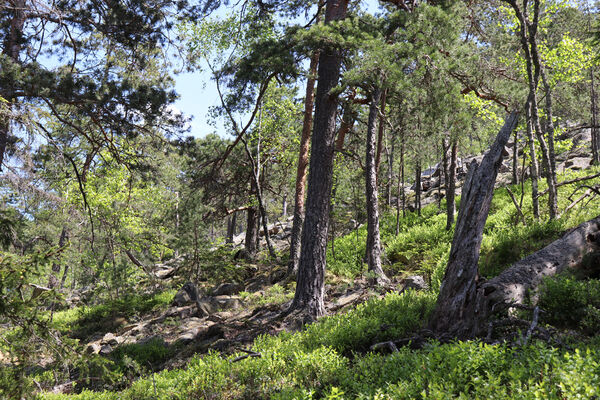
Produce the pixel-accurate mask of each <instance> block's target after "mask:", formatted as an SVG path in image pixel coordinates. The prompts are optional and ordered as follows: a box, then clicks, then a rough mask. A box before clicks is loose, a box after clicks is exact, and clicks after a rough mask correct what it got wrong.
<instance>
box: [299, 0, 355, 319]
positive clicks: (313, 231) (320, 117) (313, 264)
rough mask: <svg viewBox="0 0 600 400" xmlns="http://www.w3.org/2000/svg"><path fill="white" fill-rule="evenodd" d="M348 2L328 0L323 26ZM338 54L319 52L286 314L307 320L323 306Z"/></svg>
mask: <svg viewBox="0 0 600 400" xmlns="http://www.w3.org/2000/svg"><path fill="white" fill-rule="evenodd" d="M347 8H348V0H328V1H327V6H326V10H325V23H328V22H331V21H339V20H342V19H344V18H345V17H346V10H347ZM341 63H342V55H341V53H340V51H339V50H335V49H324V50H322V51H321V55H320V60H319V68H318V79H319V85H318V87H317V94H316V98H315V116H314V127H313V135H312V141H311V149H312V151H311V156H310V167H309V168H310V173H309V176H308V195H307V199H306V215H305V220H304V228H303V231H302V244H301V255H300V264H299V266H298V277H297V284H296V293H295V296H294V300H293V301H292V305H291V307H290V311H293V310H301V311H303V312H305V313H306V314H307V315H308V316H310V317H311V318H316V317H319V316H321V315H323V314H324V313H325V306H324V304H323V297H324V278H325V267H326V253H327V228H328V225H329V206H330V204H331V201H330V197H331V187H332V180H333V157H334V150H335V120H336V114H337V105H338V102H337V97H336V96H334V95H332V94H331V91H332V90H333V89H334V88H335V87H336V86H337V84H338V80H339V77H340V67H341Z"/></svg>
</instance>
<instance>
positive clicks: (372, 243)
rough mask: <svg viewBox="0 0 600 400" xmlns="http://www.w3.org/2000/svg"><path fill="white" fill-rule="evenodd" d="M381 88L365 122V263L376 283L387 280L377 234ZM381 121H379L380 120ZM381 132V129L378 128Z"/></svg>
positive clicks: (372, 101)
mask: <svg viewBox="0 0 600 400" xmlns="http://www.w3.org/2000/svg"><path fill="white" fill-rule="evenodd" d="M382 97H383V95H382V93H381V89H379V88H376V89H375V91H374V92H373V95H372V100H371V107H370V109H369V120H368V123H367V150H366V153H367V154H366V161H365V184H366V191H367V265H368V270H369V272H371V273H373V274H375V280H376V283H377V284H378V285H384V284H386V283H388V282H389V279H388V278H387V276H385V273H384V272H383V269H382V267H381V238H380V236H379V202H378V198H377V197H378V189H377V157H376V154H375V148H376V145H377V143H376V139H377V138H376V124H377V114H378V109H379V102H380V101H383V100H382ZM380 123H381V122H380ZM379 131H380V132H381V129H380V130H379Z"/></svg>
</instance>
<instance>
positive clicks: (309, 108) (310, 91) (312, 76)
mask: <svg viewBox="0 0 600 400" xmlns="http://www.w3.org/2000/svg"><path fill="white" fill-rule="evenodd" d="M318 64H319V52H318V51H315V52H314V53H313V55H312V57H311V58H310V68H309V72H308V79H307V80H306V97H305V99H304V121H303V123H302V136H301V138H300V153H299V154H298V168H297V170H296V194H295V196H294V220H293V222H292V238H291V244H290V261H289V264H288V272H287V273H288V276H296V273H297V272H298V264H299V263H300V243H301V239H302V225H303V224H304V193H305V189H306V167H307V166H308V152H309V149H310V131H311V129H312V122H313V105H314V91H315V81H316V73H317V65H318Z"/></svg>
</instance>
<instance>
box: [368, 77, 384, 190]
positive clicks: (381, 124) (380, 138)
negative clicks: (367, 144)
mask: <svg viewBox="0 0 600 400" xmlns="http://www.w3.org/2000/svg"><path fill="white" fill-rule="evenodd" d="M386 97H387V89H386V90H385V91H383V93H382V94H381V100H380V103H381V115H380V116H379V130H378V132H377V153H376V154H375V176H376V177H377V181H379V165H380V164H381V151H382V150H383V134H384V133H385V121H384V120H385V100H386ZM371 104H373V103H371ZM378 111H379V106H378V110H376V111H375V112H376V113H378Z"/></svg>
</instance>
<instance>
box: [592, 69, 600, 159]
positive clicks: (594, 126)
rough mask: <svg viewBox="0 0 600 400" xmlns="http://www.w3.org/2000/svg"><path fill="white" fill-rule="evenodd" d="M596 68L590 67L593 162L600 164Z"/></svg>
mask: <svg viewBox="0 0 600 400" xmlns="http://www.w3.org/2000/svg"><path fill="white" fill-rule="evenodd" d="M594 75H595V74H594V67H593V66H592V67H590V98H591V110H590V112H591V115H592V132H591V133H592V160H593V163H594V164H596V165H598V164H600V154H598V153H599V152H598V148H599V146H598V97H597V96H596V79H595V76H594Z"/></svg>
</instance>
